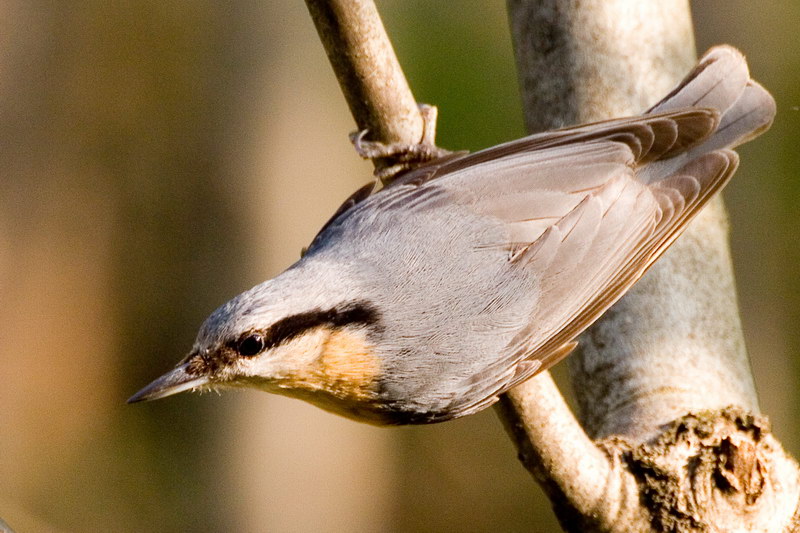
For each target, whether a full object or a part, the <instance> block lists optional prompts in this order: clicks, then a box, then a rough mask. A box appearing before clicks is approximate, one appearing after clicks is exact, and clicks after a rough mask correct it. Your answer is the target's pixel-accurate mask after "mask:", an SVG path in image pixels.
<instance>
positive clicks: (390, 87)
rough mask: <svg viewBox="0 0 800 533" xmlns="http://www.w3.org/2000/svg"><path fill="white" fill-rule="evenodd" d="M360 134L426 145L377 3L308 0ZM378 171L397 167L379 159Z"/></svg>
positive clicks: (382, 140) (422, 124) (371, 138)
mask: <svg viewBox="0 0 800 533" xmlns="http://www.w3.org/2000/svg"><path fill="white" fill-rule="evenodd" d="M306 5H307V6H308V11H309V13H311V18H312V19H313V20H314V24H315V26H316V28H317V32H318V33H319V36H320V39H321V40H322V44H323V46H324V47H325V52H326V53H327V54H328V59H329V60H330V62H331V65H332V66H333V70H334V72H335V73H336V78H337V79H338V80H339V86H340V87H341V88H342V92H343V93H344V97H345V99H346V100H347V104H348V105H349V106H350V112H351V113H352V115H353V118H354V119H355V121H356V125H357V126H358V129H359V130H368V131H369V140H371V141H377V142H380V143H383V144H387V145H390V144H394V145H414V144H417V143H419V142H421V141H422V139H423V134H424V123H423V119H422V117H421V115H420V112H419V108H418V107H417V102H416V100H415V99H414V95H413V94H412V93H411V89H409V87H408V82H407V81H406V78H405V76H404V75H403V70H402V69H401V68H400V63H399V62H398V61H397V56H396V55H395V53H394V49H393V48H392V44H391V42H390V41H389V37H388V36H387V35H386V30H385V29H384V27H383V23H382V22H381V18H380V15H378V10H377V8H376V7H375V3H374V2H373V1H372V0H306ZM373 162H374V163H375V168H376V170H380V169H382V168H387V167H390V166H392V165H394V164H395V163H396V161H394V160H392V158H379V159H374V160H373Z"/></svg>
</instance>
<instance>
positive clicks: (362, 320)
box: [234, 302, 380, 351]
mask: <svg viewBox="0 0 800 533" xmlns="http://www.w3.org/2000/svg"><path fill="white" fill-rule="evenodd" d="M379 321H380V315H379V313H378V311H377V310H376V309H375V308H374V307H372V306H371V305H369V304H367V303H364V302H353V303H351V304H349V305H347V306H345V307H340V308H333V309H327V310H322V309H313V310H311V311H307V312H305V313H298V314H296V315H292V316H288V317H286V318H283V319H281V320H278V321H277V322H275V323H274V324H273V325H272V326H270V327H269V328H267V329H265V330H262V331H260V332H250V333H247V334H246V335H245V336H244V337H243V338H242V339H237V340H236V341H234V346H238V345H239V343H240V342H242V341H243V340H244V339H245V338H246V337H250V336H252V335H253V334H254V333H259V334H260V335H261V338H262V340H263V343H264V348H263V349H262V350H261V351H264V350H269V349H270V348H275V347H277V346H280V345H281V344H284V343H286V342H288V341H290V340H292V339H294V338H295V337H298V336H299V335H301V334H303V333H304V332H306V331H308V330H310V329H313V328H316V327H319V326H331V327H333V328H343V327H345V326H350V325H364V326H370V325H374V324H377V323H378V322H379Z"/></svg>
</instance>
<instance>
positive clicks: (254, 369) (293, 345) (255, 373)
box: [230, 327, 330, 381]
mask: <svg viewBox="0 0 800 533" xmlns="http://www.w3.org/2000/svg"><path fill="white" fill-rule="evenodd" d="M329 334H330V333H329V331H328V330H326V329H325V328H323V327H319V328H315V329H312V330H309V331H308V332H307V333H304V334H303V335H300V336H298V337H295V338H294V339H292V340H291V341H289V342H286V343H285V344H281V345H280V346H276V347H275V348H273V349H271V350H267V351H266V352H264V353H262V354H260V355H258V356H256V357H252V358H241V359H239V360H238V361H237V362H236V363H235V364H234V365H233V366H234V367H236V368H231V369H230V371H232V372H233V373H235V374H239V375H242V376H248V377H262V378H266V379H270V380H276V381H280V380H283V379H289V378H290V377H291V376H294V375H297V374H298V373H302V372H303V371H305V369H307V368H309V367H310V366H312V365H313V364H314V362H315V361H316V360H317V359H319V357H320V356H321V355H322V349H323V347H324V345H325V342H326V340H327V338H328V336H329Z"/></svg>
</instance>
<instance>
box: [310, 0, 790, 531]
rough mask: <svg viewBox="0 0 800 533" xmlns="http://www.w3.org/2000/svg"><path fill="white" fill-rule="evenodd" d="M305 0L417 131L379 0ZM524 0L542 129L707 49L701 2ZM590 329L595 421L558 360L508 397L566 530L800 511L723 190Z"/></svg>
mask: <svg viewBox="0 0 800 533" xmlns="http://www.w3.org/2000/svg"><path fill="white" fill-rule="evenodd" d="M307 4H308V7H309V11H310V12H311V15H312V17H313V18H314V21H315V24H316V25H317V29H318V31H319V33H320V37H321V39H322V41H323V43H324V45H325V48H326V51H327V53H328V57H329V58H330V60H331V63H332V65H333V67H334V70H335V71H336V74H337V77H338V79H339V82H340V84H341V86H342V90H343V92H344V93H345V96H346V98H347V101H348V103H349V105H350V109H351V111H352V113H353V115H354V117H355V119H356V122H357V124H358V125H359V128H368V129H370V131H372V132H375V134H376V135H377V136H376V137H374V138H373V140H377V141H381V142H384V143H404V144H415V143H418V142H419V141H420V139H421V138H422V133H423V125H422V120H421V119H420V118H419V112H418V110H417V107H416V102H415V101H414V98H413V95H412V94H411V92H410V90H409V89H408V85H407V83H406V82H405V79H404V78H403V75H402V71H401V70H400V67H399V64H398V63H397V60H396V57H395V55H394V52H393V51H392V48H391V45H390V44H389V41H388V37H387V36H386V33H385V31H384V29H383V26H382V24H381V22H380V18H379V17H378V13H377V10H376V9H375V6H374V5H373V3H372V2H371V1H367V0H354V1H346V0H328V1H325V0H307ZM508 7H509V15H510V20H511V26H512V35H513V38H514V44H515V49H516V53H517V62H518V67H519V72H520V79H521V83H522V89H523V98H524V102H525V111H526V121H527V125H528V128H529V129H530V130H531V131H532V132H533V131H539V130H542V129H550V128H553V127H560V126H564V125H568V124H573V123H577V122H588V121H592V120H598V119H603V118H609V117H613V116H622V115H630V114H633V113H636V112H639V111H641V110H643V109H645V108H647V107H648V106H649V105H650V104H652V103H654V102H655V101H657V100H658V99H659V98H660V97H662V96H664V95H665V94H666V93H667V92H668V91H669V90H670V89H671V87H672V86H673V85H674V84H675V82H677V81H678V80H679V79H680V78H681V77H682V76H683V75H684V74H685V73H686V72H688V71H689V69H690V68H691V67H692V66H693V64H694V60H695V51H694V44H693V43H694V41H693V37H692V26H691V20H690V15H689V9H688V3H687V2H686V1H685V0H668V1H656V0H646V1H642V0H610V1H608V2H582V1H579V0H508ZM581 344H582V345H583V350H582V353H579V354H576V355H573V356H572V357H571V358H570V359H571V360H572V364H571V369H572V379H573V381H574V384H575V389H576V390H577V391H578V398H579V403H580V406H581V414H580V423H579V422H578V421H577V420H576V419H575V417H574V416H573V415H572V413H571V411H570V410H569V408H568V407H567V405H566V403H565V402H564V400H563V398H562V396H561V395H560V393H559V392H558V390H557V388H556V387H555V384H554V383H553V382H552V378H551V377H550V375H549V374H548V373H543V374H541V375H539V376H537V377H536V378H534V379H531V380H529V381H528V382H527V383H525V384H523V385H521V386H519V387H518V388H517V389H515V390H513V391H511V392H509V393H508V394H507V395H506V396H505V397H503V398H501V402H500V404H499V405H500V407H499V411H500V415H501V417H502V418H503V420H504V423H505V424H506V426H507V428H508V430H509V433H510V434H511V436H512V438H513V439H514V441H515V443H516V444H517V447H518V449H519V451H520V458H521V460H522V461H523V463H524V464H525V466H526V467H527V468H528V469H529V470H530V471H531V472H532V473H533V475H534V477H535V478H536V479H537V480H538V481H539V482H540V483H542V485H543V486H544V488H545V490H546V491H547V493H548V495H549V496H550V498H551V500H552V501H553V503H554V506H555V508H556V512H557V514H558V515H559V518H560V520H561V522H562V524H563V525H564V527H565V528H566V529H567V530H569V531H651V530H652V529H661V530H670V531H698V530H729V529H742V530H753V531H755V530H760V531H779V530H788V529H789V528H790V527H792V525H793V524H796V517H795V514H796V510H797V503H798V495H799V494H800V481H798V470H797V465H796V463H795V462H794V461H793V460H792V459H791V458H790V457H788V456H787V455H786V454H785V453H784V452H783V450H782V448H781V447H780V444H779V443H778V442H777V441H776V440H775V439H774V438H773V437H772V435H771V434H770V432H769V427H768V424H767V422H766V419H765V418H763V417H761V416H759V415H757V414H754V413H757V411H758V405H757V399H756V395H755V389H754V386H753V381H752V377H751V374H750V371H749V363H748V360H747V354H746V351H745V349H744V343H743V340H742V334H741V327H740V325H739V318H738V311H737V308H736V296H735V290H734V283H733V274H732V269H731V264H730V257H729V250H728V244H727V220H726V217H725V211H724V207H723V206H722V202H721V200H717V201H715V202H714V203H713V205H711V206H710V207H709V208H707V209H706V210H705V213H704V214H703V215H701V216H700V217H698V219H697V220H696V221H695V223H694V224H693V225H692V227H691V228H690V229H689V230H688V231H687V233H686V234H685V235H684V236H683V237H682V238H681V239H680V240H679V241H678V243H677V244H676V245H675V246H673V248H672V250H670V252H668V253H667V255H666V256H665V257H664V258H662V259H661V260H660V261H659V263H657V265H656V266H655V267H654V268H653V269H652V270H651V272H650V273H649V274H648V275H647V276H646V277H645V279H643V280H642V281H640V282H639V284H638V285H637V286H636V287H635V288H634V290H633V291H632V292H631V293H629V295H628V296H626V297H625V298H624V299H623V300H622V301H621V302H619V303H618V304H617V305H616V306H615V307H614V308H613V309H612V310H611V311H609V312H608V313H607V314H606V315H605V317H604V318H603V319H602V320H601V321H600V322H598V324H597V325H595V326H594V327H593V328H592V329H591V330H590V331H589V332H587V334H586V335H584V336H583V338H582V339H581ZM726 406H730V407H726ZM584 428H585V429H584ZM592 439H597V440H596V441H594V442H593V441H592ZM793 520H795V522H793Z"/></svg>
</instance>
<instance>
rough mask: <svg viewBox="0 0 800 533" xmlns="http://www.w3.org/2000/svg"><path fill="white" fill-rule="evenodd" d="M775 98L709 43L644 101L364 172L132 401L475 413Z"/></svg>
mask: <svg viewBox="0 0 800 533" xmlns="http://www.w3.org/2000/svg"><path fill="white" fill-rule="evenodd" d="M774 115H775V102H774V101H773V99H772V97H771V96H770V95H769V93H767V91H766V90H764V89H763V88H762V87H761V86H760V85H759V84H758V83H756V82H754V81H752V80H750V75H749V73H748V70H747V64H746V62H745V60H744V58H743V57H742V55H741V54H740V53H739V52H738V51H737V50H735V49H733V48H731V47H727V46H721V47H717V48H713V49H712V50H710V51H709V52H708V53H707V54H706V55H705V56H704V57H703V58H702V59H701V61H700V63H699V64H698V65H697V67H695V69H694V70H693V71H692V72H691V73H690V74H689V75H688V76H687V77H686V79H684V80H683V81H682V82H681V83H680V84H679V85H678V87H677V88H676V89H675V90H673V91H672V92H671V93H670V94H669V95H667V97H666V98H664V99H663V100H662V101H661V102H659V103H658V104H656V105H655V106H654V107H652V108H651V109H649V110H648V111H647V112H646V113H644V114H642V115H640V116H636V117H630V118H620V119H614V120H607V121H603V122H598V123H595V124H588V125H583V126H578V127H573V128H566V129H562V130H556V131H550V132H545V133H541V134H537V135H532V136H529V137H525V138H523V139H519V140H516V141H512V142H509V143H506V144H501V145H499V146H495V147H493V148H489V149H486V150H483V151H480V152H477V153H474V154H470V155H463V154H457V155H452V156H449V157H444V158H441V159H438V160H435V161H432V162H430V163H428V164H425V165H423V166H421V167H419V168H416V169H413V170H409V171H407V172H406V173H404V174H401V175H399V177H398V178H397V179H395V181H393V182H392V183H391V184H389V185H388V186H386V187H384V188H383V189H381V190H380V191H378V192H375V193H372V187H371V186H369V187H366V188H362V189H360V190H359V191H357V192H356V193H355V194H353V196H351V197H350V198H349V199H348V200H347V201H346V202H345V203H344V205H343V206H342V207H341V208H340V209H339V211H338V212H337V213H336V214H335V215H334V216H333V218H332V219H331V220H330V221H329V222H328V223H327V224H326V225H325V226H324V227H323V228H322V230H321V231H320V232H319V234H318V235H317V236H316V237H315V238H314V240H313V242H312V243H311V245H310V247H309V248H308V251H307V253H306V254H305V255H304V256H303V257H302V259H300V261H298V262H297V263H295V264H294V265H292V266H291V267H290V268H289V269H288V270H286V271H285V272H284V273H282V274H281V275H279V276H278V277H276V278H275V279H272V280H269V281H266V282H264V283H262V284H260V285H258V286H256V287H254V288H252V289H250V290H249V291H247V292H244V293H242V294H240V295H239V296H237V297H235V298H234V299H233V300H231V301H229V302H228V303H226V304H225V305H223V306H222V307H220V308H219V309H217V310H216V311H214V313H212V314H211V316H210V317H209V318H208V319H207V320H206V321H205V323H204V324H203V326H202V328H201V329H200V332H199V334H198V336H197V340H196V341H195V343H194V346H193V348H192V350H191V352H190V353H189V355H188V356H186V358H185V359H183V361H181V362H180V363H179V364H178V366H177V367H176V368H175V369H173V370H172V371H170V372H168V373H167V374H165V375H164V376H162V377H160V378H159V379H157V380H155V381H154V382H153V383H151V384H150V385H148V386H147V387H145V388H144V389H142V390H141V391H139V392H138V393H137V394H136V395H134V396H133V397H132V398H131V399H130V400H129V401H130V402H136V401H141V400H152V399H156V398H162V397H164V396H169V395H171V394H175V393H177V392H181V391H184V390H187V389H200V390H203V389H210V388H224V387H253V388H257V389H262V390H265V391H269V392H275V393H279V394H284V395H288V396H292V397H295V398H300V399H303V400H307V401H309V402H311V403H313V404H315V405H318V406H320V407H322V408H324V409H327V410H330V411H334V412H336V413H339V414H342V415H345V416H348V417H351V418H354V419H357V420H361V421H365V422H371V423H374V424H419V423H427V422H439V421H443V420H448V419H451V418H456V417H460V416H464V415H468V414H471V413H475V412H477V411H480V410H481V409H484V408H486V407H487V406H489V405H491V404H492V403H494V402H495V401H496V400H497V397H498V395H499V394H502V393H503V392H505V391H507V390H509V389H510V388H512V387H514V386H515V385H518V384H519V383H522V382H523V381H525V380H527V379H528V378H530V377H531V376H533V375H535V374H536V373H537V372H541V371H542V370H544V369H546V368H548V367H550V366H552V365H553V364H555V363H556V362H558V361H559V360H560V359H562V358H563V357H565V356H566V355H568V354H569V352H570V351H571V350H572V348H573V347H574V346H575V344H576V342H575V339H576V337H577V336H578V335H579V334H580V333H581V332H582V331H584V330H585V329H586V328H587V327H589V326H590V325H591V324H592V323H593V322H594V321H595V320H596V319H597V318H598V317H599V316H600V315H601V314H603V312H604V311H605V310H606V309H608V308H609V307H610V306H611V305H612V304H613V303H614V302H616V301H617V300H618V299H619V298H620V297H621V296H622V295H623V294H624V293H625V291H627V290H628V289H629V288H630V287H631V286H632V285H633V284H634V283H635V282H636V280H638V279H639V278H640V277H641V276H642V274H644V272H645V271H646V270H647V268H648V267H649V266H650V265H652V264H653V262H654V261H655V260H656V259H657V258H658V257H659V256H660V255H661V253H662V252H664V250H665V249H666V248H667V247H668V246H669V245H670V244H671V243H672V242H673V240H674V239H675V238H676V237H677V236H678V235H679V233H680V232H681V231H682V230H683V229H684V228H685V227H686V225H687V224H688V223H689V221H690V220H691V219H692V217H693V216H694V215H696V214H697V212H698V211H699V210H700V209H701V208H702V207H703V205H704V204H705V203H706V202H707V201H708V200H709V199H710V198H711V197H712V196H713V195H714V194H715V193H716V192H717V191H719V190H720V189H721V188H722V187H723V186H724V185H725V183H727V181H728V180H729V179H730V177H731V176H732V175H733V173H734V171H735V169H736V167H737V164H738V156H737V155H736V153H735V152H733V151H731V150H730V148H733V147H735V146H737V145H739V144H741V143H743V142H746V141H748V140H750V139H752V138H754V137H755V136H757V135H758V134H760V133H762V132H763V131H765V130H766V129H767V128H768V127H769V125H770V124H771V122H772V119H773V117H774Z"/></svg>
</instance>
